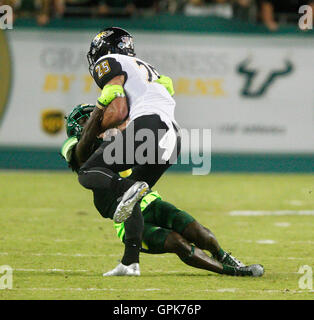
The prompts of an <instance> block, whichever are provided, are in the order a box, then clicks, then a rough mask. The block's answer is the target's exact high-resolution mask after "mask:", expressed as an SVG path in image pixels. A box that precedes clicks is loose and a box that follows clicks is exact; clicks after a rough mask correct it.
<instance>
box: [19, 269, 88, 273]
mask: <svg viewBox="0 0 314 320" xmlns="http://www.w3.org/2000/svg"><path fill="white" fill-rule="evenodd" d="M13 271H22V272H88V271H89V270H64V269H24V268H22V269H19V268H16V269H13Z"/></svg>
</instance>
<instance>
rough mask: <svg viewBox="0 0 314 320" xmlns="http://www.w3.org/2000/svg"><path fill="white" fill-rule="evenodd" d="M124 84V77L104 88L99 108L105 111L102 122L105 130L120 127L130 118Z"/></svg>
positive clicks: (119, 77)
mask: <svg viewBox="0 0 314 320" xmlns="http://www.w3.org/2000/svg"><path fill="white" fill-rule="evenodd" d="M124 82H125V76H124V75H118V76H116V77H114V78H113V79H111V80H110V81H109V82H108V83H107V84H106V85H105V86H104V88H103V90H102V94H101V96H100V97H99V98H98V100H97V103H96V106H97V108H98V109H101V110H104V112H103V117H102V120H101V127H102V129H103V130H106V129H110V128H115V127H118V126H119V125H121V124H122V123H123V122H124V121H125V120H126V118H127V116H128V112H129V109H128V104H127V99H126V96H125V93H124V89H123V85H124Z"/></svg>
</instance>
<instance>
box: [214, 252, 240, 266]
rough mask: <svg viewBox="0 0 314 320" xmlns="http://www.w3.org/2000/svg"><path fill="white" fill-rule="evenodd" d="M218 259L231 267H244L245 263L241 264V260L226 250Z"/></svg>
mask: <svg viewBox="0 0 314 320" xmlns="http://www.w3.org/2000/svg"><path fill="white" fill-rule="evenodd" d="M219 261H220V262H221V263H223V264H227V265H228V266H231V267H236V268H237V267H245V264H243V263H242V262H241V261H239V260H238V259H236V258H235V257H233V256H232V255H231V253H227V252H225V254H224V256H223V257H222V258H221V259H220V260H219Z"/></svg>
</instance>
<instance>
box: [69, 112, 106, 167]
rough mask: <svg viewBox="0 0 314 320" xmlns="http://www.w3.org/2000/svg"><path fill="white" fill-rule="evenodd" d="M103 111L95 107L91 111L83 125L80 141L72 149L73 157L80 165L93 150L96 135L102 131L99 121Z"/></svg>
mask: <svg viewBox="0 0 314 320" xmlns="http://www.w3.org/2000/svg"><path fill="white" fill-rule="evenodd" d="M103 114H104V111H103V110H100V109H98V108H95V109H94V111H93V112H92V113H91V115H90V118H89V119H88V121H87V123H86V124H85V125H84V129H83V131H82V135H81V138H80V141H79V142H78V143H77V145H76V146H75V149H74V153H73V156H74V159H75V161H76V163H77V164H78V166H79V167H80V166H81V165H82V164H83V163H84V162H85V161H86V160H87V159H88V158H89V157H90V156H91V154H92V153H93V152H94V151H95V141H96V139H97V137H98V135H99V134H100V133H101V132H102V129H101V121H102V118H103Z"/></svg>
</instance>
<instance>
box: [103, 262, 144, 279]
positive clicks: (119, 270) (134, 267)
mask: <svg viewBox="0 0 314 320" xmlns="http://www.w3.org/2000/svg"><path fill="white" fill-rule="evenodd" d="M140 275H141V272H140V265H139V264H138V263H132V264H130V265H129V266H125V265H124V264H122V263H119V264H118V265H117V266H116V267H115V268H114V269H113V270H111V271H108V272H106V273H104V274H103V276H104V277H111V276H140Z"/></svg>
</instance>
